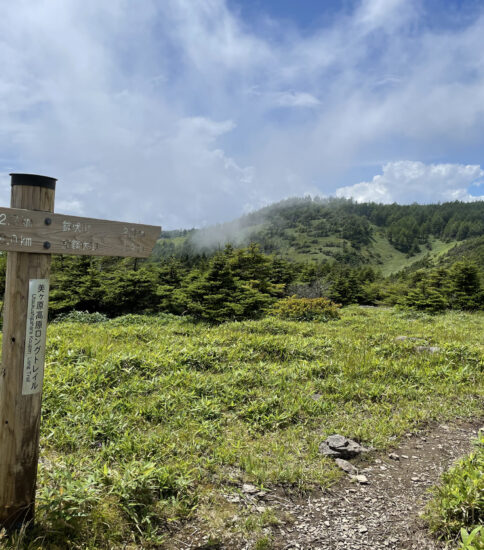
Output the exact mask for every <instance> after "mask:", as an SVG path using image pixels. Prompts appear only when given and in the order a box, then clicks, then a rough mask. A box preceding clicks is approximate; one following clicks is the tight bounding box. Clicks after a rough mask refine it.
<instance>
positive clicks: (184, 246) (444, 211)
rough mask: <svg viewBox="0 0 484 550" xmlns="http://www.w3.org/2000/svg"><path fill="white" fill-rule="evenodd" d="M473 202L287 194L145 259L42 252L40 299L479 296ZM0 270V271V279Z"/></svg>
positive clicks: (119, 309)
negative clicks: (47, 281) (48, 272)
mask: <svg viewBox="0 0 484 550" xmlns="http://www.w3.org/2000/svg"><path fill="white" fill-rule="evenodd" d="M483 273H484V202H473V203H459V202H453V203H446V204H440V205H418V204H413V205H409V206H400V205H397V204H391V205H379V204H373V203H372V204H357V203H354V202H353V201H351V200H344V199H328V200H323V199H318V198H317V199H314V200H312V199H309V198H305V199H290V200H286V201H282V202H280V203H278V204H274V205H272V206H269V207H267V208H263V209H261V210H259V211H257V212H254V213H251V214H248V215H246V216H243V217H242V218H240V219H238V220H236V221H234V222H231V223H226V224H222V225H218V226H214V227H210V228H206V229H203V230H179V231H171V232H167V233H164V234H163V235H162V237H161V239H159V241H158V243H157V245H156V247H155V250H154V252H153V254H152V257H151V258H149V259H148V260H137V259H116V258H90V257H85V256H84V257H69V256H66V257H61V256H59V257H54V261H53V274H52V280H51V298H50V304H51V305H50V310H51V312H52V314H53V315H59V314H66V313H69V312H70V311H73V310H77V311H89V312H100V313H102V314H105V315H107V316H110V317H112V316H116V315H121V314H125V313H133V312H135V313H145V312H146V313H157V312H167V313H173V314H176V315H190V316H192V317H194V318H198V319H203V320H207V321H211V322H220V321H224V320H230V319H246V318H256V317H259V316H261V315H262V314H263V313H264V312H266V311H267V310H268V309H270V308H273V307H274V304H275V303H276V302H277V301H278V300H279V299H281V298H284V297H287V296H293V295H295V296H297V297H299V298H304V299H314V298H322V297H324V298H329V299H330V300H332V301H334V302H336V303H338V304H342V305H346V304H351V303H359V304H366V305H379V304H385V305H400V306H402V307H410V308H414V309H421V310H426V311H434V312H437V311H441V310H445V309H468V310H474V309H480V308H482V307H483V305H484V296H483V291H482V289H483V288H484V285H483ZM1 280H2V281H3V278H2V279H1Z"/></svg>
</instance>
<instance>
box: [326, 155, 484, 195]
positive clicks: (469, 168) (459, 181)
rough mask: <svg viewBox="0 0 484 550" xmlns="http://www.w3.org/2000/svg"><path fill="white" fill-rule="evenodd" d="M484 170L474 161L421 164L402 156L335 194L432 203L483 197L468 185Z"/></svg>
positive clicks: (479, 176)
mask: <svg viewBox="0 0 484 550" xmlns="http://www.w3.org/2000/svg"><path fill="white" fill-rule="evenodd" d="M482 177H484V170H482V169H481V167H480V166H477V165H463V164H424V163H423V162H415V161H408V160H401V161H397V162H389V163H388V164H385V165H384V166H383V173H382V174H378V175H376V176H374V178H373V180H372V181H371V182H365V181H363V182H361V183H356V184H355V185H350V186H346V187H340V188H339V189H337V190H336V196H337V197H348V198H350V197H352V198H354V199H355V200H356V201H358V202H381V203H392V202H398V203H401V204H408V203H412V202H423V203H435V202H445V201H454V200H459V201H471V200H478V199H480V200H484V196H482V197H475V196H472V195H470V194H469V187H470V186H472V185H480V183H481V178H482Z"/></svg>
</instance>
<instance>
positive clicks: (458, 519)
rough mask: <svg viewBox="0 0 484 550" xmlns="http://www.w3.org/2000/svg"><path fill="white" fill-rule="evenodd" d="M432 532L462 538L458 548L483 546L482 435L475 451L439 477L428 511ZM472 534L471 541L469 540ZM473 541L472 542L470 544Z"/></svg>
mask: <svg viewBox="0 0 484 550" xmlns="http://www.w3.org/2000/svg"><path fill="white" fill-rule="evenodd" d="M427 520H428V522H429V525H430V528H431V530H432V531H434V532H436V533H438V534H439V535H440V536H442V537H444V538H446V539H455V538H456V537H457V536H458V535H459V534H460V536H461V538H462V543H461V546H460V548H463V549H464V548H465V549H470V548H475V549H484V536H483V535H484V533H483V532H482V526H483V525H484V434H483V433H482V432H481V434H480V436H479V439H478V440H477V441H476V443H475V450H474V452H472V453H471V454H470V455H469V456H468V457H466V458H464V459H462V460H461V461H459V462H458V463H457V464H456V465H455V466H454V467H453V468H451V469H450V470H449V471H448V472H446V473H445V474H444V475H443V477H442V485H441V486H439V487H437V488H435V489H434V498H433V500H432V501H431V502H430V504H429V507H428V510H427ZM471 535H472V541H471V540H470V538H471ZM471 544H472V545H471Z"/></svg>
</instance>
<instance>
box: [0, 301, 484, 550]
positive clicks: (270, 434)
mask: <svg viewBox="0 0 484 550" xmlns="http://www.w3.org/2000/svg"><path fill="white" fill-rule="evenodd" d="M483 332H484V314H482V313H480V314H464V313H448V314H446V315H442V316H437V317H430V316H427V315H422V314H415V315H414V314H404V313H399V312H396V311H393V310H385V309H363V308H358V307H351V308H346V309H344V310H343V311H342V318H341V319H340V320H338V321H333V322H329V323H317V322H306V323H303V322H301V323H298V322H289V321H282V320H276V319H264V320H261V321H250V322H249V321H247V322H240V323H227V324H224V325H221V326H218V327H209V326H206V325H202V324H194V323H192V322H191V321H189V320H186V319H185V320H184V319H182V318H175V317H171V316H168V315H165V316H160V317H143V316H126V317H122V318H118V319H114V320H111V321H107V322H101V323H97V324H87V323H79V322H63V323H59V324H53V325H51V326H50V327H49V335H48V353H47V359H46V361H47V366H46V379H45V391H44V399H43V418H42V428H41V461H40V465H39V478H38V481H39V483H38V499H37V518H38V523H37V526H36V528H35V529H34V531H33V532H32V533H31V534H30V535H29V537H30V538H27V539H25V540H24V542H23V544H24V545H25V547H26V548H30V549H33V548H67V547H68V548H74V549H75V548H93V549H94V548H96V549H97V548H117V547H122V546H123V544H124V543H126V544H128V547H129V544H134V545H135V546H133V547H143V548H150V547H152V546H153V547H155V546H156V547H157V545H160V544H162V542H163V541H164V540H168V539H169V538H170V535H169V533H170V526H172V525H179V522H180V521H182V520H183V519H184V518H190V517H192V518H198V520H199V521H202V522H203V521H206V522H207V523H208V522H210V524H211V525H212V526H217V528H219V529H221V530H223V531H226V532H229V531H230V530H233V531H234V532H235V531H241V530H242V531H243V530H244V529H249V526H251V527H250V529H254V525H256V527H257V529H261V528H262V527H263V525H264V522H266V523H270V522H271V521H274V518H273V516H272V515H271V514H270V511H269V512H268V514H267V518H266V519H262V520H261V519H260V518H259V519H258V520H257V521H258V523H257V521H256V520H255V519H253V518H252V519H251V517H250V516H247V517H244V516H240V517H239V520H237V521H234V520H233V516H234V515H235V514H239V512H238V511H237V508H236V507H235V506H234V505H229V503H227V501H226V500H225V499H224V498H223V497H222V496H221V495H222V493H230V492H237V491H238V490H239V488H240V487H241V484H242V483H243V482H244V481H248V482H252V483H255V484H257V485H260V486H261V487H263V486H275V485H278V486H281V485H282V486H284V487H285V488H286V489H287V490H295V491H303V490H307V489H311V488H312V487H314V486H327V485H328V484H330V483H332V482H334V481H335V479H337V477H338V476H339V475H340V474H339V472H337V471H336V470H335V468H334V466H333V464H332V462H331V461H329V460H327V459H325V458H323V457H322V456H321V455H320V454H319V452H318V445H319V443H320V442H321V440H322V439H324V438H325V437H327V436H328V435H329V434H332V433H335V432H338V433H342V434H344V435H346V436H348V437H351V438H355V439H357V440H359V441H361V442H363V443H364V444H365V445H368V446H373V447H375V448H376V449H384V448H386V447H388V446H389V445H393V444H395V438H398V437H399V436H401V435H402V434H404V433H405V432H408V430H411V429H413V428H414V427H415V426H418V425H420V424H422V423H425V422H428V421H430V420H434V419H440V420H448V419H451V418H453V417H456V416H461V417H470V416H472V415H476V414H478V412H480V411H481V410H482V398H483V394H484V392H483V386H482V371H483V366H484V342H483V340H482V334H483ZM399 335H410V336H420V337H422V338H423V340H425V341H426V342H428V343H430V344H432V345H434V346H440V347H441V351H440V352H439V353H435V354H428V353H418V352H416V351H415V349H414V347H415V343H412V342H409V341H404V342H401V341H400V342H396V341H395V337H396V336H399ZM257 529H256V531H257ZM262 540H263V539H262ZM8 544H15V543H14V542H12V541H11V542H10V543H7V545H6V547H8ZM260 544H263V543H262V542H261V543H260ZM261 547H263V546H261Z"/></svg>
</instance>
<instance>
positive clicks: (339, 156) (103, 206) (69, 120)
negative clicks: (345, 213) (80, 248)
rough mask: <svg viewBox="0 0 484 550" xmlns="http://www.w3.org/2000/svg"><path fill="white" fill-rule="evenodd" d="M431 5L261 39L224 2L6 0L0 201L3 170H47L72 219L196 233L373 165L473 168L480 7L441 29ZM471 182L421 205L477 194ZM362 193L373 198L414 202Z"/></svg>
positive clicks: (1, 41)
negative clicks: (429, 22)
mask: <svg viewBox="0 0 484 550" xmlns="http://www.w3.org/2000/svg"><path fill="white" fill-rule="evenodd" d="M420 5H421V3H420V2H417V1H416V0H362V1H361V2H359V3H357V4H356V7H355V9H354V10H353V11H351V12H346V13H344V14H341V15H339V16H338V15H336V16H335V17H334V18H333V19H332V22H331V24H327V25H325V26H322V27H321V28H316V29H315V30H312V31H305V32H304V33H302V31H298V29H297V27H296V26H294V25H289V24H287V23H286V22H280V23H277V22H275V23H274V26H273V29H275V30H271V28H272V27H271V28H269V27H267V28H265V32H266V34H261V33H259V32H256V31H255V30H254V28H255V27H253V26H250V25H249V24H247V22H243V21H242V20H241V19H240V17H239V16H238V15H237V14H236V13H235V12H233V11H231V10H230V9H229V7H228V4H227V2H226V1H225V0H198V1H197V2H193V1H191V0H166V1H164V2H156V1H154V0H139V2H135V3H134V2H128V1H126V0H111V1H110V2H98V1H97V0H70V1H69V2H64V1H62V0H38V1H36V2H32V1H31V0H18V1H16V2H10V3H8V2H7V3H5V5H4V6H3V10H2V18H1V19H0V65H1V67H2V71H1V72H0V150H1V151H2V158H1V159H0V200H1V202H2V204H8V200H9V197H8V187H9V186H8V176H7V175H6V174H7V173H8V172H11V171H20V172H36V173H44V174H45V175H49V176H53V177H57V178H59V183H58V191H57V201H58V202H57V204H58V206H57V209H58V210H59V211H60V208H61V206H62V207H65V208H66V209H69V210H71V211H72V213H82V214H83V215H86V216H98V217H106V218H110V219H126V220H127V221H129V220H131V221H141V222H146V223H162V224H163V225H164V226H167V227H174V226H192V225H201V224H204V223H211V222H217V221H222V220H226V219H230V218H233V217H235V216H237V215H239V214H240V213H241V212H242V211H243V210H244V208H246V207H247V205H250V207H251V208H257V207H258V206H261V205H263V204H267V203H268V202H271V201H275V200H279V199H281V198H284V197H287V196H291V195H302V194H303V193H305V192H310V193H312V194H316V193H318V194H326V195H329V194H331V193H332V192H334V190H335V189H337V188H340V189H342V188H345V186H348V184H349V183H351V182H353V181H358V180H355V179H354V170H355V169H356V168H355V167H357V166H360V165H361V164H363V163H364V162H366V161H368V160H370V161H374V159H375V158H419V159H421V160H422V161H426V162H428V159H432V158H436V157H438V158H446V157H448V158H452V159H456V158H459V152H461V153H462V152H463V153H462V154H466V155H467V158H465V159H463V162H466V163H471V164H477V163H478V162H480V157H479V155H480V152H481V151H482V149H483V147H484V65H483V64H482V54H481V51H482V49H481V42H482V36H483V35H484V10H481V11H476V16H475V18H474V19H473V20H472V21H471V22H470V23H468V24H467V26H460V27H456V28H455V29H438V30H436V31H433V30H429V28H428V27H427V26H426V25H425V24H422V25H419V24H418V23H419V22H420V19H419V18H421V17H423V15H422V10H420V8H419V6H420ZM315 9H317V8H315ZM413 23H416V24H415V25H414V26H412V24H413ZM271 33H272V34H271ZM469 151H470V152H469ZM472 151H474V152H472ZM475 151H477V153H476V152H475ZM392 164H393V163H392ZM456 166H460V165H456ZM350 173H351V176H350V175H349V174H350ZM459 174H460V175H459V177H457V176H456V177H455V178H454V180H452V181H453V184H452V185H453V187H452V186H451V187H448V188H446V187H445V188H444V187H442V186H439V185H440V184H439V185H437V184H435V185H436V189H438V190H439V191H438V192H436V194H435V196H434V195H432V194H431V193H429V192H428V189H425V188H422V189H418V188H415V189H413V190H412V192H411V197H412V198H411V200H417V201H427V200H439V197H441V198H440V200H447V199H446V198H445V197H453V196H458V197H464V200H467V199H466V197H467V196H468V194H467V191H466V189H467V187H468V185H467V184H466V183H465V181H464V180H463V179H459V178H460V177H461V176H462V178H464V176H463V175H462V174H461V172H459ZM350 177H351V179H350ZM381 177H382V178H383V177H385V178H390V172H388V173H387V172H386V171H385V172H384V173H383V174H382V176H381ZM391 177H392V181H397V180H398V178H397V177H396V175H395V174H393V175H392V176H391ZM449 177H450V176H449ZM435 178H436V180H435V181H437V180H438V178H437V176H435ZM359 179H362V178H359ZM404 179H405V178H403V179H402V181H403V180H404ZM441 179H442V178H441ZM398 181H400V180H398ZM405 181H407V180H405ZM439 181H440V180H439ZM449 181H450V180H449ZM358 185H359V186H360V187H355V188H353V187H352V189H353V192H358V194H359V195H360V196H363V195H364V194H365V193H368V194H370V195H371V196H372V197H373V196H377V197H378V196H379V197H380V199H377V200H382V201H383V200H384V201H386V200H404V199H405V197H408V196H410V194H409V193H407V195H405V194H403V191H402V193H401V194H400V195H398V194H396V192H395V191H394V189H393V188H391V187H389V186H388V182H387V181H386V180H384V181H379V182H376V183H375V182H374V181H372V182H366V183H365V182H362V183H361V184H358ZM402 185H403V184H402ZM399 197H402V199H400V198H399ZM432 197H434V198H432ZM405 200H406V199H405Z"/></svg>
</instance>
